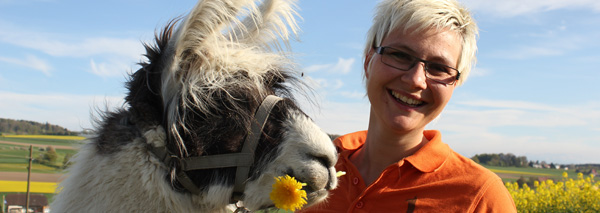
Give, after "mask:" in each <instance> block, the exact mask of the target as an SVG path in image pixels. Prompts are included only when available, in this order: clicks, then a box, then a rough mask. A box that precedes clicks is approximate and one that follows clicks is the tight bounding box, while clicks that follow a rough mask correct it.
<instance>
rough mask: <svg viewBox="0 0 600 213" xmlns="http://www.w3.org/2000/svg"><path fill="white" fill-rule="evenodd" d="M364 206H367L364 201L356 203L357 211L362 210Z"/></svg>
mask: <svg viewBox="0 0 600 213" xmlns="http://www.w3.org/2000/svg"><path fill="white" fill-rule="evenodd" d="M363 206H365V204H364V203H363V202H362V201H358V203H356V208H357V209H362V207H363Z"/></svg>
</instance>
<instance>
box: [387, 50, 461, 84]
mask: <svg viewBox="0 0 600 213" xmlns="http://www.w3.org/2000/svg"><path fill="white" fill-rule="evenodd" d="M375 52H376V53H378V54H380V55H381V62H382V63H383V64H385V65H388V66H390V67H393V68H396V69H399V70H403V71H408V70H410V69H412V68H413V67H415V65H416V64H417V63H419V62H423V64H425V77H427V78H429V79H431V80H433V81H435V82H438V83H442V84H446V85H453V84H454V83H456V81H457V80H458V78H459V77H460V71H458V70H457V69H456V68H453V67H450V66H446V65H443V64H439V63H434V62H431V61H425V60H423V59H420V58H417V57H416V56H413V55H410V54H408V53H406V52H404V51H402V50H398V49H394V48H392V47H376V48H375Z"/></svg>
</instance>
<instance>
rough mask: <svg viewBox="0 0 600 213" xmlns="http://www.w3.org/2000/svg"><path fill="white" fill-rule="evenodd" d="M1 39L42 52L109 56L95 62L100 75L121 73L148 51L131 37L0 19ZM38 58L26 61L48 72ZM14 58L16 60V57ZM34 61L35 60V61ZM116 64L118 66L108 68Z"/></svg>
mask: <svg viewBox="0 0 600 213" xmlns="http://www.w3.org/2000/svg"><path fill="white" fill-rule="evenodd" d="M0 27H2V28H3V29H5V30H1V31H0V42H3V43H8V44H12V45H16V46H21V47H25V48H28V49H32V50H36V51H40V52H43V53H45V54H48V55H51V56H54V57H68V58H103V59H106V58H108V61H109V62H102V63H96V62H91V64H95V66H92V71H93V73H95V74H99V75H100V76H103V77H106V76H115V75H116V74H117V73H119V74H120V73H122V72H123V71H124V70H125V69H123V68H126V67H129V66H128V65H131V64H134V63H137V62H139V61H141V60H142V58H143V56H142V54H144V53H145V50H144V47H143V45H142V43H141V42H140V41H139V40H137V39H131V38H110V37H93V38H74V37H73V36H72V35H60V34H58V35H56V34H51V33H45V32H37V31H32V30H27V29H21V28H19V27H15V26H13V25H11V24H7V23H5V22H0ZM36 59H37V58H35V57H33V58H31V57H28V58H27V60H21V61H16V62H23V63H27V64H30V66H34V65H35V67H34V68H35V69H38V70H41V71H44V72H47V71H48V70H49V66H47V64H46V65H45V64H44V63H43V61H40V60H36ZM13 62H15V61H14V60H13ZM32 62H33V63H32ZM113 68H117V69H119V70H109V69H113Z"/></svg>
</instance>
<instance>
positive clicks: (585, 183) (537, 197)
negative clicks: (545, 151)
mask: <svg viewBox="0 0 600 213" xmlns="http://www.w3.org/2000/svg"><path fill="white" fill-rule="evenodd" d="M506 187H507V188H508V191H509V192H510V194H511V195H512V197H513V199H514V201H515V204H516V205H517V210H518V211H519V212H600V189H599V188H600V182H598V181H595V180H594V175H590V176H589V177H584V176H583V174H581V173H579V174H577V178H576V179H571V178H569V177H568V174H567V173H566V172H565V173H563V180H562V181H558V182H554V181H552V180H550V179H548V180H546V181H542V182H539V181H535V182H534V185H533V187H530V186H528V185H527V184H524V185H523V186H522V187H519V185H518V184H517V183H516V182H515V183H506Z"/></svg>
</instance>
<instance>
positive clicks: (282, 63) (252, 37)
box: [162, 0, 298, 153]
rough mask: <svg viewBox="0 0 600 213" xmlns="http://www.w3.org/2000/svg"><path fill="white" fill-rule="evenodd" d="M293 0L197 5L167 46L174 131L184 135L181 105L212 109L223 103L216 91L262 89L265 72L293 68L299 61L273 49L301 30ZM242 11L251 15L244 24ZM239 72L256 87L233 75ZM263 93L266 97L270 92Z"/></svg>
mask: <svg viewBox="0 0 600 213" xmlns="http://www.w3.org/2000/svg"><path fill="white" fill-rule="evenodd" d="M294 2H295V1H294V0H284V1H277V0H265V1H263V3H262V4H261V5H260V7H258V6H257V5H256V3H255V2H254V0H223V2H222V3H217V2H212V1H206V2H203V3H202V4H198V5H196V7H195V8H194V9H193V10H192V11H193V12H192V13H190V14H189V15H188V16H187V17H186V18H185V20H184V22H183V24H181V25H180V26H179V27H178V29H177V31H176V32H175V34H174V36H173V37H172V39H171V41H170V42H169V47H168V49H167V52H168V54H167V55H171V56H172V57H171V58H169V59H166V60H168V61H169V62H168V63H167V66H166V69H167V70H166V72H163V73H164V74H163V83H162V85H163V87H162V97H163V100H164V101H165V109H168V111H167V113H168V116H167V117H168V118H169V121H168V123H169V125H170V126H171V128H169V129H171V131H173V132H172V133H171V135H174V136H178V135H180V132H178V130H177V128H176V126H178V125H179V126H181V127H185V125H182V124H183V123H184V122H185V114H182V113H181V111H182V108H188V109H190V108H198V109H200V110H202V111H203V112H210V109H213V108H216V107H218V106H220V105H221V104H220V103H219V102H217V101H218V100H215V99H214V98H213V93H215V92H217V91H227V89H226V88H228V87H232V86H236V87H240V86H246V87H248V90H255V89H262V88H263V86H262V85H263V82H264V81H265V79H263V76H264V74H265V73H266V72H279V71H282V70H294V69H293V68H292V67H293V66H294V64H293V63H292V62H291V60H290V59H289V58H287V57H286V56H285V55H284V54H282V53H281V52H280V53H273V52H271V51H270V50H271V48H273V47H275V48H276V49H278V50H281V48H280V47H281V45H280V43H283V44H285V45H286V46H287V45H288V41H289V38H290V37H291V36H295V35H296V33H297V31H298V26H297V24H296V20H295V17H294V16H297V15H298V14H297V13H296V11H295V10H294V8H295V3H294ZM239 15H246V16H247V17H246V18H245V19H244V21H242V22H240V21H238V18H236V17H237V16H239ZM200 71H201V72H200ZM240 71H243V72H244V74H246V75H247V77H249V78H250V79H251V80H252V81H251V82H254V85H250V84H240V82H239V81H234V80H232V79H231V76H234V75H235V74H234V73H235V72H240ZM232 72H234V73H232ZM258 92H259V93H261V96H265V95H266V94H264V92H265V91H262V90H259V91H258ZM228 98H235V97H231V96H230V97H228ZM180 103H183V104H182V105H180ZM228 110H239V109H228ZM176 140H177V141H178V142H179V143H180V147H181V148H182V150H180V152H182V153H187V150H185V146H183V142H182V139H181V138H176Z"/></svg>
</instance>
